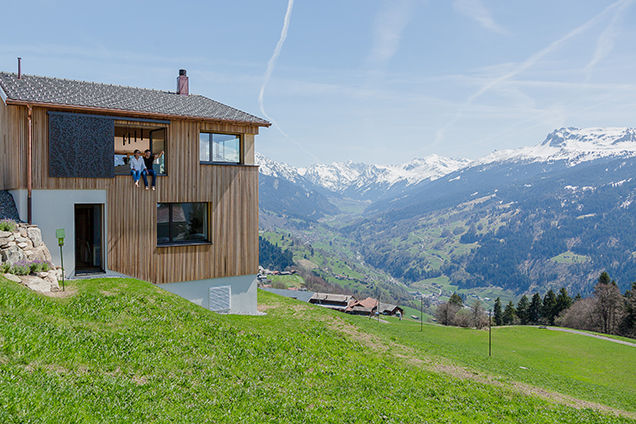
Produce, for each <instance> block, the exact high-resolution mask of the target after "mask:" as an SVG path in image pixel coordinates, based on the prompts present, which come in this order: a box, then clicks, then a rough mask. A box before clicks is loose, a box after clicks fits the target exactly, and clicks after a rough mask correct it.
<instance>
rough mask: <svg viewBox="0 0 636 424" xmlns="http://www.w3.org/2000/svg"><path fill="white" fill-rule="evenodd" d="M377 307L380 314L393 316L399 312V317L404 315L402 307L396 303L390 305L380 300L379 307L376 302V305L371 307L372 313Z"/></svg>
mask: <svg viewBox="0 0 636 424" xmlns="http://www.w3.org/2000/svg"><path fill="white" fill-rule="evenodd" d="M378 309H379V310H380V314H381V315H391V316H394V315H398V314H399V316H400V317H403V316H404V309H402V308H400V307H399V306H397V305H392V304H390V303H382V302H380V307H379V308H378V306H377V304H376V306H375V307H374V308H373V313H374V314H375V313H376V312H377V311H378Z"/></svg>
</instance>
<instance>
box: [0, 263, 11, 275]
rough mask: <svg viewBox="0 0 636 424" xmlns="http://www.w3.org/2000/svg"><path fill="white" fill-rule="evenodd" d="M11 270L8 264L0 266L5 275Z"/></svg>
mask: <svg viewBox="0 0 636 424" xmlns="http://www.w3.org/2000/svg"><path fill="white" fill-rule="evenodd" d="M10 270H11V265H10V264H8V263H4V264H0V271H2V273H3V274H6V273H8V272H9V271H10Z"/></svg>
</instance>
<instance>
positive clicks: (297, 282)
mask: <svg viewBox="0 0 636 424" xmlns="http://www.w3.org/2000/svg"><path fill="white" fill-rule="evenodd" d="M267 278H268V279H269V280H270V281H271V282H272V286H275V287H277V288H286V289H288V288H292V287H293V288H301V287H303V286H304V285H305V280H303V277H301V276H300V275H298V274H294V275H268V276H267Z"/></svg>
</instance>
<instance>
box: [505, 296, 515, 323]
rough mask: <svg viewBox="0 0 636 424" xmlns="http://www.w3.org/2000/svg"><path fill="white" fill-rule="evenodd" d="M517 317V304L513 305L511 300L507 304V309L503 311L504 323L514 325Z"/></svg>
mask: <svg viewBox="0 0 636 424" xmlns="http://www.w3.org/2000/svg"><path fill="white" fill-rule="evenodd" d="M516 317H517V314H516V312H515V305H513V304H512V301H510V302H508V304H507V305H506V310H505V311H504V313H503V323H504V325H512V324H514V323H515V318H516Z"/></svg>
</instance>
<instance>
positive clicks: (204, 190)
mask: <svg viewBox="0 0 636 424" xmlns="http://www.w3.org/2000/svg"><path fill="white" fill-rule="evenodd" d="M9 109H16V110H19V109H24V108H16V107H10V108H9ZM0 113H1V111H0ZM24 116H25V117H26V113H24ZM24 119H26V118H24ZM122 119H123V118H122ZM23 122H24V121H23ZM16 123H17V122H16ZM200 130H207V131H219V132H227V133H240V134H248V136H247V137H248V138H249V137H252V139H253V134H256V133H258V127H254V126H240V125H231V124H223V123H218V124H217V123H212V122H202V121H193V120H173V121H171V122H170V125H169V126H168V135H167V148H166V152H165V154H166V155H167V158H166V168H167V169H166V172H167V176H160V177H158V178H157V191H152V190H148V191H146V190H144V189H143V187H141V188H137V187H135V186H134V185H133V182H132V179H131V178H130V177H129V176H115V177H114V178H55V177H50V176H49V175H48V166H49V163H48V151H49V147H48V134H47V133H48V116H47V111H46V110H45V109H43V108H39V107H36V108H33V188H34V189H35V190H37V189H64V190H72V189H76V190H106V191H107V197H108V205H107V208H108V211H107V214H108V217H107V222H108V229H107V239H106V242H107V247H106V248H107V252H108V268H109V269H112V270H114V271H118V272H121V273H124V274H128V275H131V276H134V277H136V278H141V279H144V280H148V281H152V282H155V283H170V282H177V281H188V280H200V279H205V278H218V277H228V276H234V275H246V274H255V273H257V272H258V167H256V166H250V165H243V166H241V165H200V164H199V131H200ZM25 134H26V133H25ZM17 138H20V137H17ZM15 144H16V145H19V144H21V143H20V142H18V143H15ZM111 144H112V143H111ZM21 158H22V159H21V160H20V161H19V162H24V158H25V156H24V155H23V156H22V157H21ZM109 165H110V166H111V167H112V160H111V161H109ZM22 170H24V168H22ZM18 172H22V171H18ZM11 178H12V179H13V178H14V177H13V176H12V177H11ZM14 179H15V180H17V181H18V182H19V183H18V184H19V187H11V188H20V187H24V186H25V185H26V177H24V178H14ZM142 185H143V184H142ZM168 202H209V204H210V205H209V208H210V209H209V211H210V212H209V214H208V215H209V220H210V222H209V225H210V234H211V237H212V244H207V245H196V246H170V247H157V223H156V220H157V203H168Z"/></svg>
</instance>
